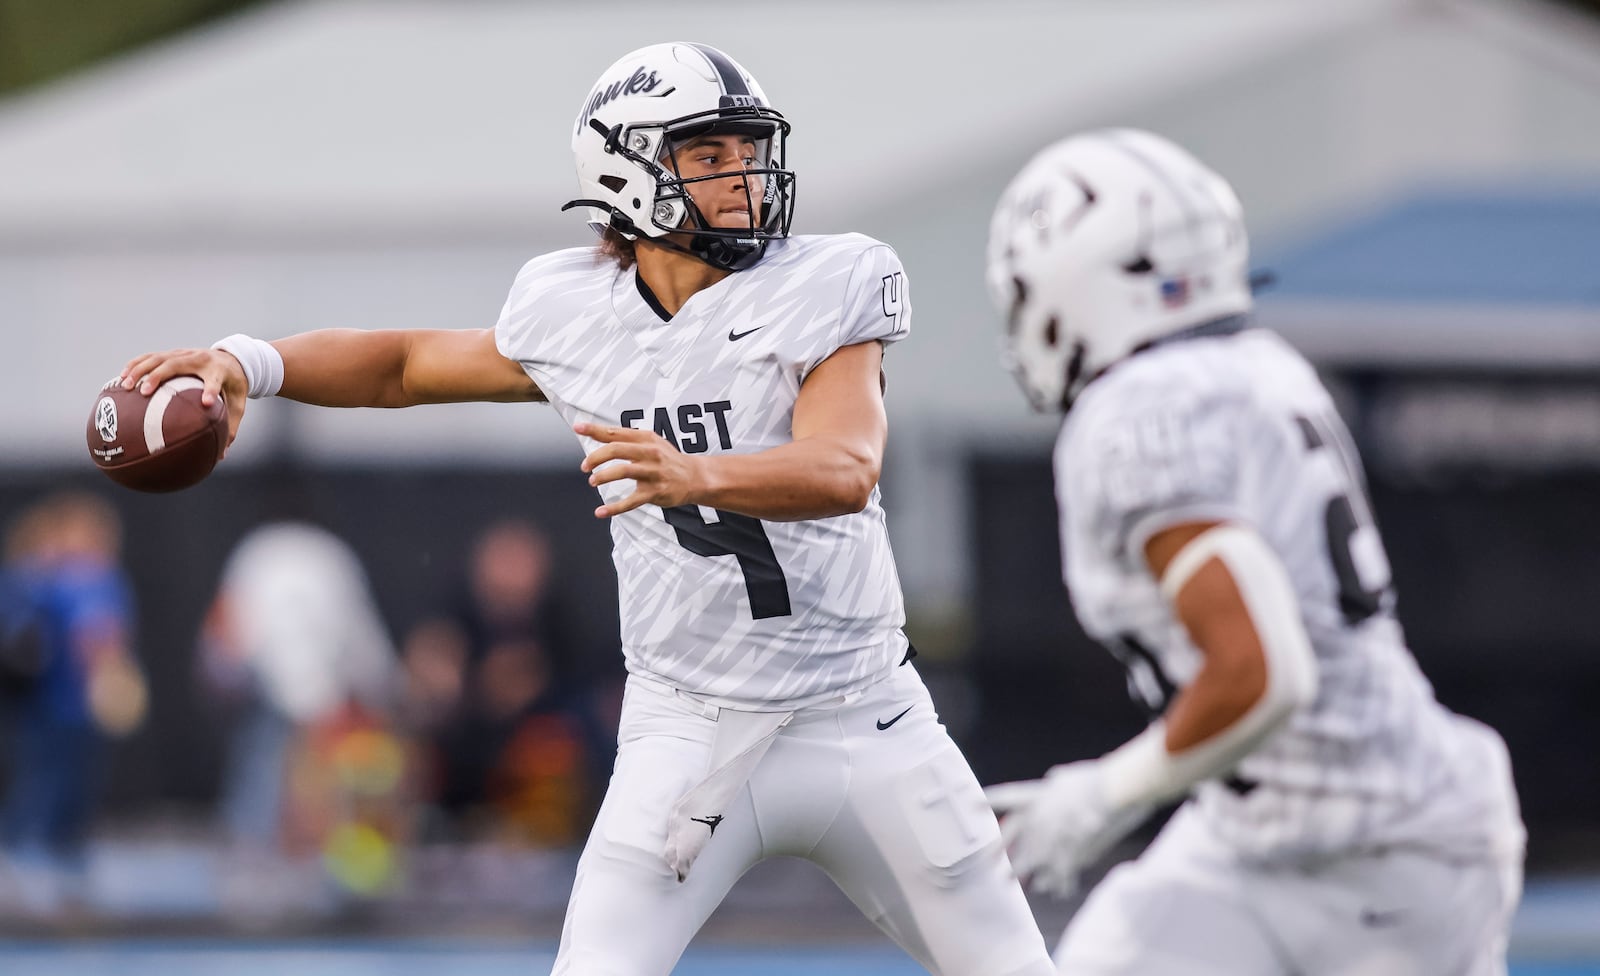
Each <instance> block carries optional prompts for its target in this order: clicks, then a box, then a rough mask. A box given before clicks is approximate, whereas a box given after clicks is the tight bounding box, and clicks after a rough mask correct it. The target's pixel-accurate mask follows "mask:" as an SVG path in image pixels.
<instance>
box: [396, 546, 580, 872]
mask: <svg viewBox="0 0 1600 976" xmlns="http://www.w3.org/2000/svg"><path fill="white" fill-rule="evenodd" d="M551 572H552V568H551V562H550V550H549V545H548V543H547V541H546V539H545V537H544V535H543V534H542V533H541V532H540V531H539V530H538V529H537V528H536V527H535V526H534V525H532V524H531V523H529V522H526V521H522V520H508V521H504V522H500V523H497V524H495V525H491V526H490V527H489V528H488V529H486V530H485V531H484V532H483V534H482V535H481V536H479V538H478V539H477V541H476V543H475V545H474V547H473V551H472V557H471V565H470V567H469V570H468V574H467V586H466V592H465V594H464V595H463V596H462V598H461V599H460V600H459V601H458V603H457V605H456V606H455V607H454V608H452V609H451V610H450V611H449V612H447V613H445V614H443V615H440V616H438V617H435V618H432V619H428V620H425V621H423V622H422V623H420V624H418V625H417V626H416V627H415V628H414V629H413V630H412V631H411V633H410V635H409V637H408V638H407V640H406V644H405V649H404V654H403V656H404V659H405V671H406V702H407V714H408V717H409V719H410V723H411V727H412V728H413V729H414V730H415V731H416V732H417V733H418V734H420V735H421V736H423V737H424V738H426V740H427V741H428V742H429V743H430V746H431V750H430V751H431V755H432V767H433V768H432V776H431V782H432V784H433V797H434V800H435V803H436V805H437V808H438V810H439V812H440V813H441V814H443V817H444V820H443V822H442V823H440V824H438V826H439V827H440V828H442V829H443V830H444V831H445V836H455V835H460V834H462V833H464V834H466V835H467V836H469V837H482V836H485V835H487V836H489V837H494V838H499V839H505V840H512V841H517V842H523V843H528V844H532V845H560V844H568V843H573V842H575V841H577V840H578V839H579V838H580V837H582V835H583V831H584V830H585V829H587V827H588V820H589V815H590V814H591V813H592V810H591V809H590V804H591V802H592V798H593V797H594V795H595V794H596V791H595V789H594V786H595V783H594V779H595V776H596V775H597V769H598V767H599V766H600V765H601V764H602V763H604V762H606V761H607V760H608V759H609V754H608V752H607V749H606V745H605V739H606V737H605V736H604V735H603V734H602V733H600V732H599V725H598V722H597V721H596V719H595V711H594V708H593V688H592V687H591V684H590V682H589V681H588V680H587V679H586V676H585V674H584V673H583V669H582V668H581V667H579V662H577V661H575V660H574V659H573V657H574V650H575V647H576V644H575V642H574V640H573V638H572V633H571V629H570V627H569V625H568V617H567V611H566V609H565V606H564V605H563V604H562V603H561V602H560V601H559V600H558V599H556V598H554V597H553V596H552V594H551V590H550V581H551ZM436 836H437V835H436Z"/></svg>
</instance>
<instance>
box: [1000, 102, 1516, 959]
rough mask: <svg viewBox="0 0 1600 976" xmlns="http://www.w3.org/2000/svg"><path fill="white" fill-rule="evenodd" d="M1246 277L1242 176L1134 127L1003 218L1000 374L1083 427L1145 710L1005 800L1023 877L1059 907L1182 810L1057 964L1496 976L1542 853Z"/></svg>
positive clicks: (1103, 557)
mask: <svg viewBox="0 0 1600 976" xmlns="http://www.w3.org/2000/svg"><path fill="white" fill-rule="evenodd" d="M1246 261H1247V245H1246V236H1245V228H1244V224H1243V222H1242V216H1241V212H1240V207H1239V202H1238V199H1237V197H1235V195H1234V193H1233V190H1232V188H1231V187H1229V186H1228V184H1227V183H1226V182H1224V181H1223V180H1222V178H1221V177H1219V176H1217V175H1216V174H1215V173H1213V172H1211V171H1210V170H1209V169H1207V168H1206V167H1205V166H1204V165H1202V164H1201V163H1200V162H1198V161H1197V160H1195V159H1194V158H1193V157H1192V156H1190V155H1189V154H1188V153H1187V152H1185V151H1184V150H1182V149H1180V148H1178V147H1177V146H1175V145H1173V144H1171V143H1170V142H1167V141H1166V140H1164V139H1161V138H1159V137H1156V136H1153V135H1150V134H1148V133H1143V132H1136V131H1128V130H1116V131H1104V132H1095V133H1090V134H1087V135H1082V136H1078V137H1076V138H1072V139H1068V140H1066V141H1064V142H1061V143H1059V144H1057V145H1055V146H1053V147H1051V148H1049V149H1047V150H1045V151H1044V152H1042V153H1041V154H1040V155H1039V156H1038V157H1036V158H1035V159H1034V160H1033V161H1032V162H1031V163H1029V164H1028V166H1027V167H1026V168H1024V169H1023V171H1022V172H1021V174H1019V175H1018V176H1017V177H1016V179H1015V180H1014V181H1013V182H1012V184H1011V186H1010V187H1009V188H1008V189H1007V190H1006V192H1005V194H1004V195H1003V197H1002V198H1001V200H1000V203H999V206H998V208H997V210H996V211H995V215H994V222H993V227H992V231H991V237H990V243H989V268H988V279H989V286H990V291H991V294H992V295H993V297H994V299H995V301H996V304H997V305H999V307H1000V308H1001V309H1002V311H1003V312H1004V313H1005V314H1006V316H1007V326H1006V333H1005V355H1006V359H1007V361H1008V365H1009V366H1010V367H1011V369H1012V370H1013V372H1014V373H1015V374H1016V377H1017V379H1018V381H1019V383H1020V384H1021V385H1022V388H1023V389H1024V391H1026V393H1027V394H1028V396H1029V398H1030V399H1031V400H1032V401H1033V403H1034V405H1035V406H1036V407H1038V408H1039V409H1042V410H1060V411H1063V412H1065V413H1066V418H1065V422H1064V424H1063V425H1062V428H1061V433H1060V437H1059V439H1058V441H1057V443H1056V450H1055V476H1056V493H1057V498H1058V500H1059V503H1060V516H1061V522H1060V526H1061V546H1062V564H1063V567H1064V573H1065V578H1066V583H1067V587H1068V589H1069V590H1070V592H1071V596H1072V600H1073V605H1074V608H1075V609H1076V611H1077V614H1078V618H1079V620H1080V621H1081V622H1082V623H1083V626H1084V629H1085V630H1086V631H1087V632H1088V633H1089V634H1091V635H1092V636H1094V637H1095V638H1097V639H1099V640H1101V641H1103V642H1105V643H1106V644H1107V645H1108V646H1109V647H1110V648H1111V650H1112V652H1113V653H1114V654H1115V655H1116V656H1117V657H1118V658H1120V659H1121V661H1122V662H1123V663H1124V664H1125V665H1126V666H1127V668H1128V684H1129V688H1130V689H1131V690H1132V691H1133V692H1134V693H1135V695H1136V697H1137V698H1139V699H1142V701H1143V703H1144V704H1146V705H1147V706H1149V708H1150V710H1151V712H1152V714H1153V715H1155V716H1157V718H1156V720H1155V722H1154V723H1153V724H1152V725H1151V726H1150V727H1149V728H1148V729H1147V730H1146V731H1145V732H1144V733H1142V734H1140V735H1138V736H1136V737H1135V738H1134V739H1132V740H1131V741H1129V742H1128V743H1126V744H1124V745H1123V746H1121V747H1119V748H1117V749H1115V750H1113V751H1111V752H1110V753H1107V754H1106V755H1104V756H1102V757H1100V758H1098V759H1090V760H1084V761H1080V762H1072V763H1067V764H1065V765H1062V766H1056V767H1055V768H1053V769H1051V770H1050V771H1049V772H1048V773H1047V774H1046V775H1045V777H1044V778H1043V779H1042V780H1037V781H1033V782H1027V783H1012V784H1004V785H1001V786H997V787H993V788H991V790H990V798H991V802H992V803H993V804H994V807H995V809H996V811H997V812H999V813H1001V814H1002V815H1003V816H1004V822H1003V832H1004V834H1005V836H1006V839H1007V841H1008V846H1009V848H1010V851H1011V857H1012V861H1013V863H1014V864H1015V865H1016V868H1017V871H1018V873H1019V874H1022V875H1024V876H1027V877H1031V878H1032V880H1033V882H1034V883H1035V884H1036V885H1038V886H1039V887H1041V888H1046V889H1054V890H1056V891H1069V890H1071V889H1072V888H1073V887H1074V886H1075V884H1076V883H1077V878H1078V876H1079V874H1080V872H1081V871H1082V870H1083V869H1084V868H1085V867H1087V866H1089V864H1090V863H1091V862H1092V861H1094V860H1095V859H1096V858H1097V857H1099V856H1100V855H1101V854H1103V853H1104V852H1105V851H1106V850H1107V849H1108V848H1109V847H1110V846H1111V845H1112V844H1114V843H1115V842H1116V841H1117V840H1118V839H1119V838H1121V837H1122V836H1123V835H1124V834H1125V833H1126V832H1127V831H1129V830H1130V829H1132V828H1133V827H1135V826H1136V825H1137V824H1138V823H1139V822H1140V821H1141V820H1142V819H1144V817H1145V816H1146V815H1147V814H1148V813H1149V812H1150V811H1152V810H1153V809H1154V808H1155V807H1157V806H1159V805H1162V804H1165V803H1168V802H1171V801H1175V800H1178V799H1179V798H1181V797H1183V796H1184V795H1185V794H1188V793H1190V791H1193V797H1192V799H1190V800H1188V802H1186V803H1185V804H1184V805H1183V806H1182V807H1181V808H1180V809H1179V810H1178V812H1177V813H1176V814H1175V815H1174V816H1173V818H1172V819H1171V821H1170V822H1169V823H1168V824H1167V826H1166V827H1165V828H1164V829H1163V830H1162V831H1161V833H1160V835H1159V836H1158V837H1157V839H1156V840H1155V842H1154V843H1153V844H1152V845H1151V847H1150V848H1149V849H1148V850H1147V851H1146V852H1145V853H1144V854H1143V855H1142V856H1141V857H1139V858H1138V859H1137V860H1136V861H1133V862H1131V863H1128V864H1124V865H1121V866H1119V867H1117V868H1115V869H1114V870H1113V871H1112V872H1111V873H1110V875H1108V876H1107V878H1106V879H1105V881H1104V882H1103V883H1101V884H1100V885H1099V887H1097V888H1096V889H1095V890H1094V892H1093V893H1091V895H1090V896H1089V899H1088V901H1087V902H1086V903H1085V904H1084V906H1083V908H1082V909H1081V910H1080V911H1079V913H1078V914H1077V916H1076V917H1075V918H1074V919H1073V921H1072V923H1071V925H1070V926H1069V927H1068V929H1067V932H1066V935H1065V937H1064V938H1063V940H1062V943H1061V946H1060V948H1059V949H1058V950H1057V952H1056V962H1057V965H1058V966H1059V967H1060V968H1061V970H1062V971H1063V972H1071V973H1075V974H1091V976H1092V974H1109V973H1140V974H1164V973H1183V974H1208V973H1215V974H1223V973H1226V974H1229V976H1250V974H1270V973H1308V974H1314V973H1352V974H1353V973H1362V974H1406V973H1409V974H1417V973H1430V974H1440V976H1444V974H1466V973H1471V974H1479V973H1483V974H1488V973H1503V972H1505V940H1506V929H1507V925H1508V923H1509V921H1510V918H1511V915H1512V912H1513V910H1514V908H1515V906H1516V903H1517V900H1518V897H1519V894H1520V890H1521V863H1522V845H1523V831H1522V826H1521V823H1520V819H1519V816H1518V812H1517V803H1516V797H1515V794H1514V791H1513V786H1512V782H1511V774H1510V763H1509V761H1508V758H1507V754H1506V749H1505V746H1504V744H1503V743H1502V742H1501V741H1500V738H1499V736H1498V735H1496V734H1495V733H1494V732H1493V731H1492V730H1490V729H1488V728H1486V727H1485V726H1483V725H1480V724H1479V723H1477V722H1474V721H1471V720H1468V719H1465V718H1462V717H1459V716H1456V715H1454V714H1452V713H1450V712H1448V711H1446V710H1445V709H1444V708H1443V707H1441V706H1440V705H1439V704H1438V703H1437V702H1436V701H1435V700H1434V697H1433V692H1432V689H1431V688H1430V686H1429V685H1428V683H1427V681H1426V679H1424V678H1423V676H1422V674H1421V673H1420V672H1419V671H1418V669H1417V666H1416V664H1415V662H1414V661H1413V660H1412V658H1411V654H1410V652H1409V651H1408V650H1407V648H1406V645H1405V641H1404V638H1403V636H1402V634H1401V631H1400V627H1399V625H1398V623H1397V622H1396V620H1395V618H1394V616H1393V612H1392V611H1393V605H1394V593H1393V590H1392V588H1391V586H1390V580H1389V569H1388V561H1387V557H1386V556H1385V554H1384V550H1383V545H1382V542H1381V541H1380V540H1379V537H1378V532H1377V528H1376V526H1375V525H1374V524H1373V521H1372V515H1371V512H1370V511H1369V510H1368V505H1367V501H1366V498H1365V488H1364V476H1363V474H1362V472H1361V469H1360V466H1359V461H1358V460H1357V458H1356V455H1355V451H1354V449H1353V447H1352V444H1351V440H1350V436H1349V434H1348V432H1347V431H1346V430H1345V428H1344V425H1343V423H1342V422H1341V421H1340V419H1339V417H1338V415H1337V414H1336V413H1335V410H1334V405H1333V402H1332V400H1331V399H1330V397H1329V395H1328V393H1327V391H1326V390H1325V389H1324V388H1323V386H1322V384H1321V382H1320V381H1319V380H1318V378H1317V376H1316V373H1315V372H1314V371H1313V370H1312V368H1311V366H1310V365H1309V364H1308V363H1307V362H1306V361H1305V360H1304V359H1303V358H1301V357H1300V355H1299V354H1298V353H1296V352H1295V351H1294V350H1293V349H1291V348H1290V347H1289V346H1288V345H1287V344H1285V343H1284V342H1283V341H1282V340H1281V339H1279V338H1278V337H1277V336H1276V335H1274V334H1273V333H1271V332H1268V331H1266V330H1264V329H1259V328H1252V327H1251V325H1250V322H1249V320H1248V318H1247V316H1248V313H1249V312H1250V309H1251V297H1250V287H1249V283H1248V272H1247V268H1246ZM1069 408H1070V409H1069Z"/></svg>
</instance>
